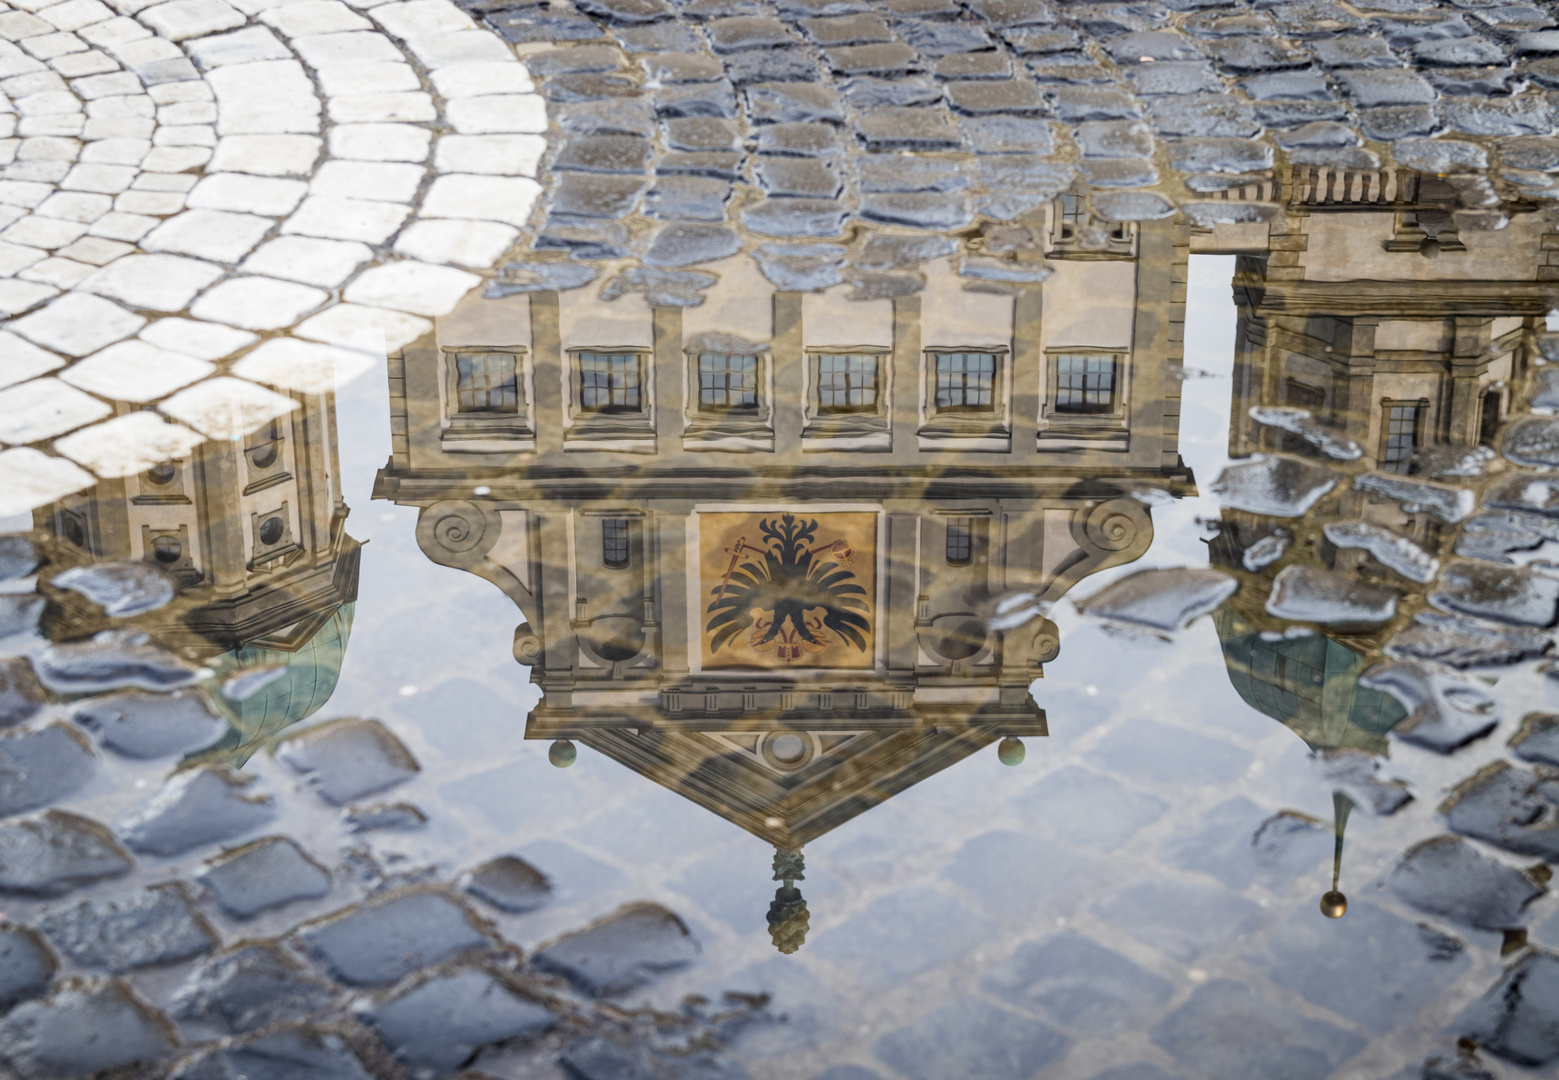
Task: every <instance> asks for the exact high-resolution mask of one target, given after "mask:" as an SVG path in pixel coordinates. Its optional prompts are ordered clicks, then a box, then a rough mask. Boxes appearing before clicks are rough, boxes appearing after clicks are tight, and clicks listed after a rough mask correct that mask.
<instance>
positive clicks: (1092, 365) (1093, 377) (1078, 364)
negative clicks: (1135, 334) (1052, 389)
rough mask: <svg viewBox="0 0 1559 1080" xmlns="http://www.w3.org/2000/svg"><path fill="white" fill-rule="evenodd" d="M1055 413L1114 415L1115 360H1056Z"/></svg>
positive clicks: (1061, 357)
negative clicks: (1112, 413) (1111, 413)
mask: <svg viewBox="0 0 1559 1080" xmlns="http://www.w3.org/2000/svg"><path fill="white" fill-rule="evenodd" d="M1055 365H1056V412H1058V413H1073V414H1090V413H1110V412H1114V411H1115V381H1116V380H1115V357H1113V356H1086V355H1083V356H1057V357H1056V358H1055Z"/></svg>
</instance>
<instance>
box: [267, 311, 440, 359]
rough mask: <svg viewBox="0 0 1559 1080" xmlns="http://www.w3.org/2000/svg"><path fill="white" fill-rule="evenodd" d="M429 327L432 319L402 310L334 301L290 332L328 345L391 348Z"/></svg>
mask: <svg viewBox="0 0 1559 1080" xmlns="http://www.w3.org/2000/svg"><path fill="white" fill-rule="evenodd" d="M431 329H433V323H432V322H430V321H429V320H427V319H424V318H420V317H419V316H416V315H408V314H406V312H404V311H389V310H386V309H384V308H372V307H362V306H361V305H358V304H337V305H336V306H335V307H332V308H327V309H325V310H324V311H322V312H320V313H319V314H318V315H315V316H314V317H313V318H311V319H308V320H307V321H305V322H303V323H302V324H300V325H299V326H298V328H297V329H296V330H295V331H293V332H294V333H295V334H297V335H298V336H299V337H305V338H312V339H313V340H315V341H323V342H327V343H328V344H331V345H345V346H347V347H349V348H354V349H362V350H367V351H372V350H375V349H387V350H390V351H393V350H395V349H399V348H401V347H403V346H405V345H408V344H410V343H411V342H413V341H416V340H417V339H418V338H420V337H421V336H422V335H423V334H426V333H427V332H428V331H429V330H431ZM381 355H382V354H381Z"/></svg>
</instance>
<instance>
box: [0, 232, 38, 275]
mask: <svg viewBox="0 0 1559 1080" xmlns="http://www.w3.org/2000/svg"><path fill="white" fill-rule="evenodd" d="M48 257H49V253H48V252H47V251H42V250H40V249H38V248H33V247H23V246H22V245H21V244H8V243H6V242H5V241H4V240H0V274H3V275H5V276H6V277H11V276H13V275H15V274H20V273H21V272H22V271H23V270H25V269H27V268H28V267H29V266H31V265H32V264H33V263H36V262H42V261H43V260H44V259H47V258H48Z"/></svg>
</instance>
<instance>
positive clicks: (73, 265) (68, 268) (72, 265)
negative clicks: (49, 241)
mask: <svg viewBox="0 0 1559 1080" xmlns="http://www.w3.org/2000/svg"><path fill="white" fill-rule="evenodd" d="M96 269H97V267H95V266H92V265H90V264H89V263H79V262H76V261H75V260H74V259H65V258H61V257H59V256H58V255H56V256H54V257H52V258H48V259H44V260H43V261H42V262H36V263H33V265H31V266H29V267H28V268H27V269H26V270H23V271H22V272H21V273H20V274H18V275H17V276H18V277H21V278H25V279H26V280H28V281H41V282H43V283H44V284H46V285H53V286H54V287H55V288H57V289H73V288H75V287H76V286H77V285H79V284H81V282H82V281H83V280H85V279H86V277H87V276H88V275H89V274H91V273H92V271H94V270H96Z"/></svg>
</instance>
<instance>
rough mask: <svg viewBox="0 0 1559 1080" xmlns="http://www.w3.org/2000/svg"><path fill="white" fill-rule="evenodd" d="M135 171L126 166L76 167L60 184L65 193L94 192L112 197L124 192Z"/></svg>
mask: <svg viewBox="0 0 1559 1080" xmlns="http://www.w3.org/2000/svg"><path fill="white" fill-rule="evenodd" d="M135 172H136V171H135V169H133V168H132V167H130V166H128V165H77V166H76V167H75V168H74V169H71V170H70V173H69V174H68V175H67V176H66V177H65V179H64V180H62V181H61V182H60V187H62V188H64V189H65V190H66V191H95V192H97V193H99V194H101V195H114V194H117V193H118V192H121V191H124V190H125V189H126V188H128V187H129V186H130V182H131V181H132V180H134V179H135Z"/></svg>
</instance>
